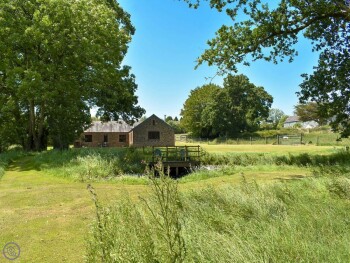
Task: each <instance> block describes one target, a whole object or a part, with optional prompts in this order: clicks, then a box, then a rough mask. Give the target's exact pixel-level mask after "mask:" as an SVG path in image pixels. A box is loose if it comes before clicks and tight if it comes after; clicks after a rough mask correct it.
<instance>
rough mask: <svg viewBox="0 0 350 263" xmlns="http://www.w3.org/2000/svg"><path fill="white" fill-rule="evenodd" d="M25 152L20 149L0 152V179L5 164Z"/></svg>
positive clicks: (5, 166)
mask: <svg viewBox="0 0 350 263" xmlns="http://www.w3.org/2000/svg"><path fill="white" fill-rule="evenodd" d="M24 155H25V153H24V152H23V151H22V150H18V149H12V150H8V151H5V152H2V153H0V179H1V177H2V176H3V175H4V173H5V169H6V168H7V166H8V165H9V164H10V163H11V162H12V161H14V160H16V159H18V158H20V157H23V156H24Z"/></svg>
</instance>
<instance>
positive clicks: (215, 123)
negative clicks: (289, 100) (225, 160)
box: [202, 75, 273, 136]
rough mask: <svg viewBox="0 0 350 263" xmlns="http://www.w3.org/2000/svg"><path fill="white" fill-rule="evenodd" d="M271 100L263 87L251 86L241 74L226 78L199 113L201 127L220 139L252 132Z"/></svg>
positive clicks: (266, 111) (266, 112) (265, 114)
mask: <svg viewBox="0 0 350 263" xmlns="http://www.w3.org/2000/svg"><path fill="white" fill-rule="evenodd" d="M272 102H273V98H272V96H271V95H269V94H268V93H267V92H266V91H265V90H264V88H263V87H257V86H255V85H254V84H252V83H251V82H250V81H249V79H248V77H246V76H244V75H236V76H233V75H228V76H227V77H226V78H225V79H224V87H223V88H222V89H221V90H220V91H219V92H218V93H217V94H216V95H215V99H214V101H213V102H212V103H211V104H209V105H208V107H206V109H205V110H204V111H203V114H202V122H203V123H204V124H205V125H204V127H211V129H212V133H213V134H216V135H220V136H236V135H238V134H239V133H242V132H253V131H256V130H257V129H258V128H259V124H260V122H261V120H263V119H266V118H267V117H268V114H269V108H270V107H271V104H272Z"/></svg>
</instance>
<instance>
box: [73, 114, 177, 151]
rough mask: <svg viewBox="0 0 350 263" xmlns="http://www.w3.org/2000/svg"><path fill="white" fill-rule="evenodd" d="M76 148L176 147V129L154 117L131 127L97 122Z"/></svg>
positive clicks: (121, 123) (120, 122)
mask: <svg viewBox="0 0 350 263" xmlns="http://www.w3.org/2000/svg"><path fill="white" fill-rule="evenodd" d="M74 146H75V147H127V146H135V147H145V146H175V133H174V129H173V128H172V127H171V126H170V125H168V124H167V123H166V122H165V121H163V120H162V119H160V118H158V117H157V116H156V115H154V114H153V115H152V116H150V117H149V118H147V119H146V120H144V121H143V122H138V123H135V124H134V125H129V124H127V123H125V122H124V121H110V122H101V121H95V122H93V123H92V125H91V126H90V128H88V129H87V130H86V131H84V133H83V135H82V137H81V139H80V140H77V141H76V142H75V143H74Z"/></svg>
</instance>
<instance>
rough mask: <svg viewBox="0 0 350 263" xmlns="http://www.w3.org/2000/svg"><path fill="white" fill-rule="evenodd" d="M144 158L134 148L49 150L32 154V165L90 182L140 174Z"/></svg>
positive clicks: (143, 168) (59, 174)
mask: <svg viewBox="0 0 350 263" xmlns="http://www.w3.org/2000/svg"><path fill="white" fill-rule="evenodd" d="M147 156H149V153H148V152H143V151H142V150H141V149H134V148H124V149H106V148H102V149H71V150H68V151H63V152H62V151H55V150H53V151H47V152H42V153H38V154H36V155H35V156H34V157H33V165H34V166H35V167H37V169H40V170H44V171H46V172H47V173H49V174H52V175H55V176H60V177H67V178H73V179H74V180H77V181H82V182H92V181H101V180H112V179H117V178H119V179H122V176H124V175H133V176H134V177H136V175H140V174H143V173H144V171H145V168H146V159H147Z"/></svg>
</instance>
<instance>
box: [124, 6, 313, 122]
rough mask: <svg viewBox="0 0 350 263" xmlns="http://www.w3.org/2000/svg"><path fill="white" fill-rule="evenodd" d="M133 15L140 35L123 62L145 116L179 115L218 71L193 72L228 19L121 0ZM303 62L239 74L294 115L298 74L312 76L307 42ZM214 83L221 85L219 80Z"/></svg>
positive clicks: (259, 65)
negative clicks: (131, 75) (133, 79)
mask: <svg viewBox="0 0 350 263" xmlns="http://www.w3.org/2000/svg"><path fill="white" fill-rule="evenodd" d="M119 2H120V4H121V6H122V7H123V8H124V9H125V10H126V11H127V12H129V13H130V14H131V20H132V22H133V24H134V26H135V27H136V34H135V35H134V37H133V40H132V42H131V44H130V48H129V52H128V54H127V56H126V58H125V61H124V63H125V64H127V65H130V66H131V67H132V72H133V73H134V74H135V75H136V82H137V84H138V91H137V95H138V97H139V104H140V105H141V106H142V107H143V108H145V109H146V116H150V115H151V114H156V115H158V116H159V117H163V116H164V115H167V116H169V115H170V116H179V115H180V111H181V108H182V106H183V103H184V102H185V100H186V99H187V98H188V95H189V93H190V90H192V89H194V88H196V87H198V86H202V85H203V84H207V83H208V82H209V80H207V79H206V78H210V77H213V76H214V75H215V72H216V68H215V67H211V68H209V67H208V66H206V65H202V66H200V67H199V68H198V69H197V70H195V69H194V67H195V65H196V63H195V60H196V58H197V57H198V56H200V54H201V53H202V52H203V51H204V50H205V48H206V47H207V45H206V42H207V40H209V39H211V38H212V37H214V35H215V31H216V30H217V29H218V28H219V27H220V26H221V25H222V24H229V23H230V20H229V18H228V17H227V16H226V15H225V14H224V13H218V12H217V11H216V10H211V9H210V8H209V7H208V6H207V5H203V6H202V7H201V8H199V9H197V10H193V9H190V8H188V6H187V5H186V4H185V3H184V2H181V1H177V0H147V1H144V0H120V1H119ZM297 49H298V51H299V57H297V58H296V59H295V60H294V62H293V63H288V62H283V63H280V64H278V65H274V64H273V63H269V62H264V61H259V62H254V63H252V64H251V66H250V67H245V66H239V67H238V69H239V72H238V73H239V74H245V75H247V76H248V78H249V79H250V81H251V82H253V83H254V84H255V85H258V86H263V87H264V88H265V90H266V91H267V92H268V93H270V94H271V95H272V96H273V97H274V103H273V108H279V109H281V110H283V111H284V112H285V113H286V114H288V115H291V114H292V113H293V107H294V105H296V104H297V102H298V99H297V96H296V94H295V92H297V91H298V90H299V84H300V83H301V81H302V78H301V77H300V74H302V73H311V72H312V67H313V66H314V65H316V63H317V58H318V56H317V54H315V53H312V52H311V44H310V43H309V41H307V40H302V41H300V42H299V43H298V45H297ZM212 82H213V83H216V84H219V85H221V84H222V78H220V77H216V78H214V80H213V81H212Z"/></svg>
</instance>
